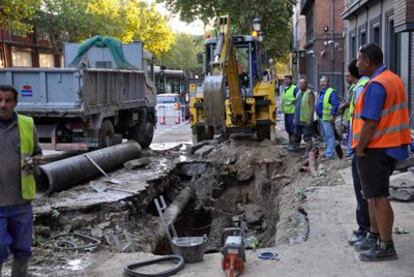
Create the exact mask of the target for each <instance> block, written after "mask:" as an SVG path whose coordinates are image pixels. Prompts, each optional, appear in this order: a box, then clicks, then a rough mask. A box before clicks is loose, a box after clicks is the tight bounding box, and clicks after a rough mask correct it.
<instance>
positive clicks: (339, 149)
mask: <svg viewBox="0 0 414 277" xmlns="http://www.w3.org/2000/svg"><path fill="white" fill-rule="evenodd" d="M332 128H333V131H334V135H335V140H336V144H335V152H336V154H337V155H338V158H340V159H342V158H343V157H344V152H343V151H342V147H341V136H340V135H339V134H338V131H337V130H336V128H335V124H332Z"/></svg>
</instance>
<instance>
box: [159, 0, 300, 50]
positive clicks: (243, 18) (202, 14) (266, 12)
mask: <svg viewBox="0 0 414 277" xmlns="http://www.w3.org/2000/svg"><path fill="white" fill-rule="evenodd" d="M158 2H163V3H166V5H167V8H168V9H170V10H171V11H172V12H173V13H176V14H179V15H180V18H181V20H184V21H187V22H190V21H193V20H194V19H197V18H199V19H201V20H203V21H204V22H205V23H207V22H209V21H211V20H212V19H214V18H215V17H217V16H220V15H226V14H228V15H229V16H230V20H231V24H232V28H233V31H234V32H235V33H240V34H249V33H251V31H252V21H253V19H254V18H255V17H256V16H259V17H260V18H261V20H262V30H263V31H264V32H265V41H264V48H265V49H266V50H267V53H268V56H269V57H274V58H279V57H281V56H283V55H285V54H286V53H287V52H288V50H289V46H290V31H291V21H290V19H291V16H292V9H293V5H294V3H295V1H293V0H256V1H240V0H211V1H204V0H158Z"/></svg>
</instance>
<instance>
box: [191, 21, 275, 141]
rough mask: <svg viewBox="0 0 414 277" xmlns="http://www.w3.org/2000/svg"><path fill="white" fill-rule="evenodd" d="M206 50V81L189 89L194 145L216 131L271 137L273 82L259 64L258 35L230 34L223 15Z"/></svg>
mask: <svg viewBox="0 0 414 277" xmlns="http://www.w3.org/2000/svg"><path fill="white" fill-rule="evenodd" d="M204 47H205V60H206V62H205V68H204V71H205V77H204V82H203V83H202V84H201V85H200V84H199V85H198V84H196V83H193V84H190V86H189V93H190V119H191V128H192V133H193V142H199V141H201V140H205V139H212V138H213V136H214V134H218V133H224V134H230V133H256V136H257V138H258V139H259V140H263V139H265V138H267V139H273V138H274V132H275V124H276V105H275V81H274V80H272V78H271V77H270V73H269V72H268V71H266V68H265V66H264V63H263V62H262V61H263V60H264V58H263V56H262V53H261V51H260V39H259V37H258V36H257V35H256V36H254V35H233V34H232V33H231V31H230V19H229V17H228V16H221V17H220V18H219V32H218V35H217V36H216V37H213V38H209V39H207V40H206V41H205V43H204Z"/></svg>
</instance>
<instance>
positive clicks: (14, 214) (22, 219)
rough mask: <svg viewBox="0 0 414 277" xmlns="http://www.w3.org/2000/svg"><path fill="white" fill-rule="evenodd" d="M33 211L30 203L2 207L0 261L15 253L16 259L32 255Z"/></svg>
mask: <svg viewBox="0 0 414 277" xmlns="http://www.w3.org/2000/svg"><path fill="white" fill-rule="evenodd" d="M32 233H33V211H32V205H31V204H30V203H26V204H21V205H16V206H7V207H0V263H4V262H5V261H6V260H7V257H8V256H9V253H10V252H11V253H13V256H14V258H15V259H16V260H26V259H28V258H29V257H30V256H31V255H32V251H31V245H32Z"/></svg>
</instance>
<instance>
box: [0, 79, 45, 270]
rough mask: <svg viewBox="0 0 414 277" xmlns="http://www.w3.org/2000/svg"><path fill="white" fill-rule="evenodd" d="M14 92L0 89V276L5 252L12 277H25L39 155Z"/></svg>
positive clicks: (29, 122)
mask: <svg viewBox="0 0 414 277" xmlns="http://www.w3.org/2000/svg"><path fill="white" fill-rule="evenodd" d="M17 95H18V92H17V90H16V89H15V88H14V87H12V86H8V85H0V147H1V149H2V153H1V155H0V165H1V166H0V191H1V193H0V276H1V268H2V265H3V263H4V262H5V261H6V260H7V258H8V256H9V252H11V253H12V254H13V263H12V277H25V276H27V269H28V260H29V257H30V256H31V244H32V231H33V212H32V205H31V203H30V201H31V200H32V199H34V198H35V194H36V184H35V180H34V171H35V164H36V162H37V160H38V158H39V156H38V155H41V154H42V151H41V149H40V147H39V144H38V141H37V135H36V128H35V126H34V123H33V119H32V118H30V117H27V116H22V115H19V114H17V113H16V112H15V111H14V109H15V107H16V105H17Z"/></svg>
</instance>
